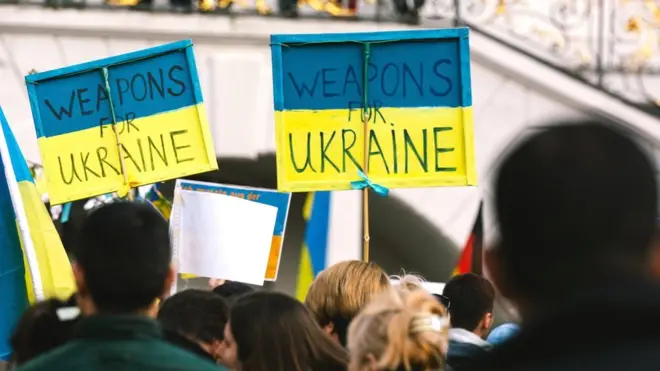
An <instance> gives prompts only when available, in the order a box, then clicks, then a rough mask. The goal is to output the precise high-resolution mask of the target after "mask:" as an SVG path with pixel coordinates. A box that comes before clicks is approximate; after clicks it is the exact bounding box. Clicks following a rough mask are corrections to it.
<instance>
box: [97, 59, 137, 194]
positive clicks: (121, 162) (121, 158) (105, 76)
mask: <svg viewBox="0 0 660 371" xmlns="http://www.w3.org/2000/svg"><path fill="white" fill-rule="evenodd" d="M101 71H102V72H103V80H104V81H105V91H106V93H107V94H108V98H109V99H108V104H109V105H110V113H111V114H112V131H113V132H114V133H115V141H116V142H117V151H118V152H119V166H120V167H121V174H122V175H123V176H124V184H126V185H128V195H127V196H128V199H129V200H131V201H133V190H132V189H131V185H130V184H129V183H128V174H127V173H126V164H125V163H124V146H123V145H122V144H121V140H120V138H119V132H118V131H117V116H116V115H115V106H114V104H113V103H112V93H111V92H110V81H109V77H108V68H107V67H103V69H102V70H101Z"/></svg>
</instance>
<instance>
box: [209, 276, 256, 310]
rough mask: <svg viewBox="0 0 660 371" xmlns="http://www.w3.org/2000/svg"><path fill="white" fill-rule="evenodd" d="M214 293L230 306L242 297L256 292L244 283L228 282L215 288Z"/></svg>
mask: <svg viewBox="0 0 660 371" xmlns="http://www.w3.org/2000/svg"><path fill="white" fill-rule="evenodd" d="M213 292H214V293H215V294H217V295H219V296H221V297H222V298H223V299H225V300H226V301H227V303H228V304H232V303H233V302H234V301H236V299H238V298H239V297H240V296H241V295H245V294H248V293H251V292H254V289H253V288H252V287H251V286H250V285H248V284H245V283H243V282H235V281H226V282H225V283H223V284H222V285H220V286H217V287H216V288H214V289H213Z"/></svg>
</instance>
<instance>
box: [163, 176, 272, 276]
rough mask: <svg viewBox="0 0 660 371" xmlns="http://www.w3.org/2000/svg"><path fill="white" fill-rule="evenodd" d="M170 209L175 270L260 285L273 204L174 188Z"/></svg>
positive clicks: (269, 238) (265, 264)
mask: <svg viewBox="0 0 660 371" xmlns="http://www.w3.org/2000/svg"><path fill="white" fill-rule="evenodd" d="M172 211H173V213H172V219H171V220H172V223H173V224H174V225H175V226H176V227H175V228H173V229H172V232H173V233H172V236H173V246H174V249H173V250H174V255H173V257H174V259H175V262H176V263H178V264H177V266H178V270H179V272H181V273H191V274H195V275H198V276H203V277H212V278H221V279H227V280H232V281H239V282H245V283H249V284H253V285H263V282H264V272H265V271H266V266H267V264H268V257H269V251H270V246H271V240H272V236H273V228H274V226H275V220H276V218H277V208H276V207H274V206H270V205H266V204H262V203H258V202H252V201H248V200H244V199H241V198H238V197H232V196H229V195H224V194H219V193H212V192H197V191H189V190H184V189H181V188H178V189H175V190H174V207H173V210H172Z"/></svg>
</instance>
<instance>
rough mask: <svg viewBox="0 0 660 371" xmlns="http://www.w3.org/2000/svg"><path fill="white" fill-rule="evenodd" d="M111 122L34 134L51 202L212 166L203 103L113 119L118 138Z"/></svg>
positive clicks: (213, 165)
mask: <svg viewBox="0 0 660 371" xmlns="http://www.w3.org/2000/svg"><path fill="white" fill-rule="evenodd" d="M125 116H127V117H130V115H129V114H126V115H125ZM111 122H112V121H111V120H104V122H101V123H99V125H98V126H96V127H94V128H91V129H86V130H81V131H76V132H72V133H68V134H63V135H58V136H54V137H50V138H45V137H42V138H39V140H38V142H39V149H40V151H41V154H42V157H43V166H44V170H45V171H46V179H47V182H48V193H49V196H50V199H51V202H52V203H53V204H59V203H63V202H67V201H72V200H76V199H81V198H85V197H90V196H95V195H99V194H104V193H109V192H115V191H120V192H121V190H122V189H128V187H129V186H130V187H136V186H139V185H143V184H150V183H155V182H158V181H162V180H166V179H172V178H178V177H182V176H186V175H190V174H195V173H200V172H205V171H209V170H214V169H217V167H218V165H217V161H216V157H215V150H214V149H213V144H212V140H211V133H210V130H209V127H208V121H207V118H206V111H205V109H204V105H203V104H199V105H196V106H190V107H186V108H183V109H179V110H176V111H170V112H166V113H161V114H157V115H152V116H149V117H144V118H138V119H135V120H127V121H122V122H118V123H117V124H116V125H115V128H116V130H117V133H118V134H119V143H118V140H117V135H116V134H115V132H114V131H113V127H112V125H111ZM101 124H103V125H101ZM124 172H125V173H126V178H127V179H126V180H127V181H125V178H124Z"/></svg>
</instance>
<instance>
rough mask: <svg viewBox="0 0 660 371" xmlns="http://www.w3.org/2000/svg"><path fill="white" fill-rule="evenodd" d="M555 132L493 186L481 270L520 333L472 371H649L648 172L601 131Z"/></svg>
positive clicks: (653, 197) (526, 148)
mask: <svg viewBox="0 0 660 371" xmlns="http://www.w3.org/2000/svg"><path fill="white" fill-rule="evenodd" d="M557 124H559V125H558V126H554V127H550V128H546V129H542V130H541V131H540V132H538V133H536V134H534V135H532V136H531V137H529V138H528V139H527V140H525V141H524V142H523V143H522V144H520V145H518V146H517V147H516V148H515V149H514V150H513V151H512V152H511V153H510V154H508V156H506V158H505V159H504V161H503V163H502V165H501V168H500V169H499V173H498V174H497V176H496V180H495V204H496V213H497V219H498V222H499V227H500V242H499V244H498V245H497V246H496V247H495V248H494V249H492V250H487V255H486V263H487V264H488V268H489V271H490V273H491V277H492V278H493V281H494V282H495V284H496V286H497V287H498V288H499V289H500V291H501V293H502V294H503V295H504V296H506V297H508V298H509V299H510V300H511V301H512V302H513V303H514V304H515V305H516V306H517V307H518V311H519V313H520V315H521V316H522V319H523V325H522V329H521V331H520V333H519V334H518V335H517V336H515V337H514V338H512V339H510V340H509V341H507V342H506V343H504V344H502V345H500V346H498V347H495V348H494V349H493V350H492V351H491V352H490V353H489V354H488V355H487V356H485V357H483V358H482V359H480V360H479V362H477V363H476V364H474V365H473V366H474V368H473V369H474V370H488V371H496V370H506V371H516V370H562V371H578V370H579V371H583V370H599V371H609V370H613V371H614V370H616V371H621V370H635V371H645V370H657V369H658V364H659V363H660V352H658V349H660V322H658V320H657V318H658V313H660V287H659V285H658V282H657V281H654V279H653V278H652V277H651V275H650V264H649V261H648V257H649V255H650V253H651V242H652V237H653V234H654V227H655V218H656V207H657V201H658V199H657V184H656V179H655V176H656V174H655V169H654V167H653V164H652V163H651V161H650V160H649V158H648V157H647V156H646V155H645V153H644V151H643V150H642V149H641V148H640V146H639V145H638V144H637V143H636V142H635V141H634V140H633V139H631V138H629V137H628V136H626V135H624V134H622V133H620V132H618V131H617V130H615V129H613V128H612V127H611V126H605V125H602V124H600V123H598V122H591V121H586V122H569V123H562V122H559V123H557Z"/></svg>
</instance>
